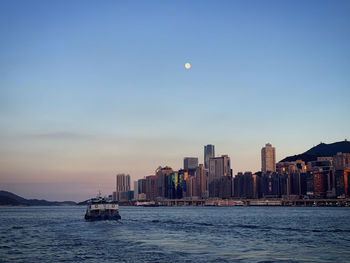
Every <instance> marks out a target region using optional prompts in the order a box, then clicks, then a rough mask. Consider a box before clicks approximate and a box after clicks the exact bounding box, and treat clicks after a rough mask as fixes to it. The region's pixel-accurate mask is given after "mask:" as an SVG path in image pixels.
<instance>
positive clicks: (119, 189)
mask: <svg viewBox="0 0 350 263" xmlns="http://www.w3.org/2000/svg"><path fill="white" fill-rule="evenodd" d="M128 191H130V175H128V174H117V175H116V200H122V201H125V200H128V199H127V197H128V194H126V193H127V192H128Z"/></svg>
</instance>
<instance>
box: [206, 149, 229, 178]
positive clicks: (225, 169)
mask: <svg viewBox="0 0 350 263" xmlns="http://www.w3.org/2000/svg"><path fill="white" fill-rule="evenodd" d="M222 176H231V163H230V157H228V156H227V155H222V156H221V157H214V158H210V160H209V182H211V181H212V180H214V179H217V178H220V177H222Z"/></svg>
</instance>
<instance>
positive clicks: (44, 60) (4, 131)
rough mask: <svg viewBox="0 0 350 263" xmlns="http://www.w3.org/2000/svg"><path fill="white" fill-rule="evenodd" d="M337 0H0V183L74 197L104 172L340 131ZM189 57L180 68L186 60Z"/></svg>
mask: <svg viewBox="0 0 350 263" xmlns="http://www.w3.org/2000/svg"><path fill="white" fill-rule="evenodd" d="M349 14H350V1H341V0H339V1H330V0H329V1H322V0H321V1H318V0H317V1H316V0H315V1H310V0H306V1H300V0H296V1H295V0H293V1H288V0H286V1H238V0H237V1H214V0H212V1H187V0H186V1H160V0H159V1H154V0H150V1H64V0H63V1H44V0H42V1H35V0H34V1H25V0H23V1H18V0H11V1H9V0H3V1H0V37H1V41H0V189H2V190H8V191H12V192H14V193H16V194H19V195H21V196H23V197H26V198H44V199H47V200H74V201H82V200H85V199H88V198H90V197H92V196H94V195H95V194H96V193H97V192H98V190H101V191H102V192H103V193H105V194H110V193H111V192H112V191H113V190H114V189H115V175H116V174H117V173H128V174H130V176H131V179H132V180H137V179H140V178H143V177H144V176H148V175H151V174H153V173H154V170H155V169H156V168H157V167H158V166H165V165H168V166H171V167H172V168H173V169H180V168H181V167H183V158H184V157H186V156H196V157H199V161H200V162H201V163H202V162H203V151H204V149H203V148H204V145H206V144H214V145H215V152H216V155H218V156H219V155H222V154H228V155H229V156H230V158H231V166H232V169H233V173H234V174H236V173H237V172H239V171H252V172H256V171H258V170H260V168H261V167H260V163H261V160H260V151H261V148H262V147H263V146H264V145H265V144H266V143H268V142H269V143H271V144H272V145H273V146H274V147H276V159H277V160H281V159H283V158H284V157H286V156H289V155H294V154H298V153H302V152H304V151H306V150H308V149H309V148H311V147H313V146H315V145H317V144H319V143H320V142H325V143H332V142H335V141H341V140H344V139H345V138H348V139H350V136H349V135H350V132H349V131H350V121H349V116H350V106H349V98H350V16H349ZM187 62H189V63H191V68H190V69H186V68H185V63H187Z"/></svg>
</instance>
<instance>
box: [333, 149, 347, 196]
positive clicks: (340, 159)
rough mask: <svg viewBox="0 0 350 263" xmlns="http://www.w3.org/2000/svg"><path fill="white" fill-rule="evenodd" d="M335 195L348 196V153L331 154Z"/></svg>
mask: <svg viewBox="0 0 350 263" xmlns="http://www.w3.org/2000/svg"><path fill="white" fill-rule="evenodd" d="M333 164H334V175H335V187H336V196H338V197H350V153H337V154H336V155H335V156H333Z"/></svg>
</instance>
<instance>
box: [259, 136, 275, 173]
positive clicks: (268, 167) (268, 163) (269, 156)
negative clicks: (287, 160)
mask: <svg viewBox="0 0 350 263" xmlns="http://www.w3.org/2000/svg"><path fill="white" fill-rule="evenodd" d="M261 171H262V172H263V173H266V172H268V171H270V172H276V155H275V147H272V145H271V144H270V143H267V144H266V145H265V147H263V148H262V149H261Z"/></svg>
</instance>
